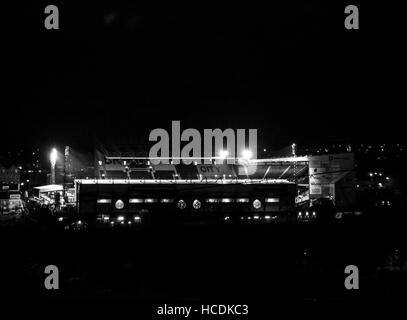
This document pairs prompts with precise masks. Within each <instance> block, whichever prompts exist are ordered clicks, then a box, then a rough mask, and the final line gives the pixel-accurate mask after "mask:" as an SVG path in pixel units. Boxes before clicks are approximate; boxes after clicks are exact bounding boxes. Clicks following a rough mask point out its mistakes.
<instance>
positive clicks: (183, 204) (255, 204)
mask: <svg viewBox="0 0 407 320" xmlns="http://www.w3.org/2000/svg"><path fill="white" fill-rule="evenodd" d="M158 201H159V202H160V203H173V202H174V199H170V198H162V199H154V198H146V199H141V198H132V199H129V203H132V204H140V203H157V202H158ZM205 201H206V202H207V203H233V202H236V203H249V202H250V199H249V198H237V199H233V198H209V199H206V200H205ZM264 201H265V203H279V202H280V199H279V198H266V199H265V200H264ZM97 203H98V204H110V203H112V199H98V200H97ZM252 205H253V208H255V209H260V208H261V206H262V205H263V204H262V202H261V201H260V200H259V199H255V200H254V201H253V203H252ZM124 206H125V204H124V202H123V200H121V199H119V200H117V201H116V202H115V208H116V209H117V210H122V209H123V208H124ZM177 206H178V208H179V209H181V210H183V209H185V208H186V207H187V203H186V202H185V200H182V199H181V200H179V201H178V203H177ZM192 207H193V208H194V209H196V210H199V209H200V208H201V207H202V203H201V201H200V200H198V199H195V200H194V201H193V202H192Z"/></svg>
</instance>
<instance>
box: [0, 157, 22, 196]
mask: <svg viewBox="0 0 407 320" xmlns="http://www.w3.org/2000/svg"><path fill="white" fill-rule="evenodd" d="M19 186H20V170H19V169H18V167H16V166H15V165H11V166H6V165H3V164H1V163H0V187H1V188H0V190H1V191H15V190H19Z"/></svg>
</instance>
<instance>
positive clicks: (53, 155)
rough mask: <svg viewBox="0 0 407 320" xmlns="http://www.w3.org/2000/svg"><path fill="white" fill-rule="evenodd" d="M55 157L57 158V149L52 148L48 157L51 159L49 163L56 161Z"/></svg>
mask: <svg viewBox="0 0 407 320" xmlns="http://www.w3.org/2000/svg"><path fill="white" fill-rule="evenodd" d="M57 158H58V152H57V149H55V148H53V149H52V151H51V153H50V155H49V159H50V160H51V163H52V164H55V163H56V162H57Z"/></svg>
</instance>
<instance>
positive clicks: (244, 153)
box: [242, 149, 253, 160]
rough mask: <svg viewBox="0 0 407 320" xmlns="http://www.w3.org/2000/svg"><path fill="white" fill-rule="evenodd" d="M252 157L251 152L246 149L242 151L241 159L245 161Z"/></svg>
mask: <svg viewBox="0 0 407 320" xmlns="http://www.w3.org/2000/svg"><path fill="white" fill-rule="evenodd" d="M252 157H253V152H251V151H250V150H248V149H245V150H243V151H242V158H243V159H245V160H250V159H251V158H252Z"/></svg>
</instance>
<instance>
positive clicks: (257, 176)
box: [75, 155, 353, 224]
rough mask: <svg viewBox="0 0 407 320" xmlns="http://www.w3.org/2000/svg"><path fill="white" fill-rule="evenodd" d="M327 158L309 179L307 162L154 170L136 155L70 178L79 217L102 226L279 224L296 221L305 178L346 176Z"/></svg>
mask: <svg viewBox="0 0 407 320" xmlns="http://www.w3.org/2000/svg"><path fill="white" fill-rule="evenodd" d="M339 156H340V155H339ZM330 157H331V158H332V157H333V156H330ZM337 157H338V155H337ZM331 158H328V164H325V165H323V164H322V163H323V162H322V161H317V162H318V163H319V165H320V166H322V167H323V168H319V170H320V171H321V170H322V171H323V172H324V174H323V175H321V176H320V177H318V179H316V178H315V176H314V175H310V163H312V161H313V160H312V158H311V157H310V158H309V157H290V158H275V159H262V160H250V161H241V159H236V161H235V164H226V163H225V162H226V161H224V159H223V160H222V159H215V158H214V159H211V160H212V161H211V162H212V164H199V162H200V160H201V159H197V161H195V162H193V163H192V164H190V165H185V164H156V165H154V164H152V163H151V162H152V161H151V159H148V158H143V157H131V156H129V157H124V156H119V157H116V156H102V157H99V158H98V159H96V163H97V169H96V177H97V178H96V179H85V180H76V183H75V185H76V193H77V194H76V196H77V200H78V201H77V204H78V208H77V209H78V213H79V215H80V217H82V218H83V219H86V220H95V218H96V220H98V221H100V222H102V223H110V224H116V223H119V224H126V223H129V224H133V223H139V222H141V221H152V220H155V221H159V222H167V221H174V220H177V219H180V220H182V221H184V222H185V221H188V220H190V219H198V218H202V217H204V219H205V220H206V221H226V222H228V221H246V220H251V221H256V220H259V221H260V220H261V221H285V220H287V219H291V218H297V210H296V206H299V205H301V203H305V202H306V201H307V200H309V199H310V192H309V190H310V188H312V190H317V191H318V188H317V187H318V184H316V183H314V184H315V185H314V186H312V187H310V181H314V180H318V181H320V180H321V177H323V178H324V179H326V177H327V176H329V177H328V179H329V180H331V184H332V181H334V185H335V184H338V181H342V180H343V178H344V177H349V176H350V174H351V171H350V170H337V169H338V166H337V165H333V167H335V168H337V169H335V170H336V171H335V172H333V171H331V170H329V169H327V165H329V166H332V163H333V162H332V161H334V159H333V158H332V159H331ZM339 158H340V157H339ZM352 161H353V160H352ZM314 162H315V161H314ZM334 163H336V164H337V162H335V161H334ZM352 165H353V163H352ZM315 170H317V171H318V168H312V171H313V172H317V171H315ZM310 177H311V179H310ZM319 187H320V190H319V192H320V193H321V196H324V195H322V193H323V192H325V193H327V191H326V190H328V191H330V190H331V189H332V186H330V185H329V183H328V184H327V183H325V185H324V186H323V187H322V186H321V185H319ZM338 190H339V189H338ZM336 194H338V196H339V192H337V193H335V192H334V195H336ZM329 196H331V193H327V194H326V195H325V197H329ZM311 197H312V196H311ZM337 200H340V199H339V197H338V199H337ZM307 216H308V215H307Z"/></svg>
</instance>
